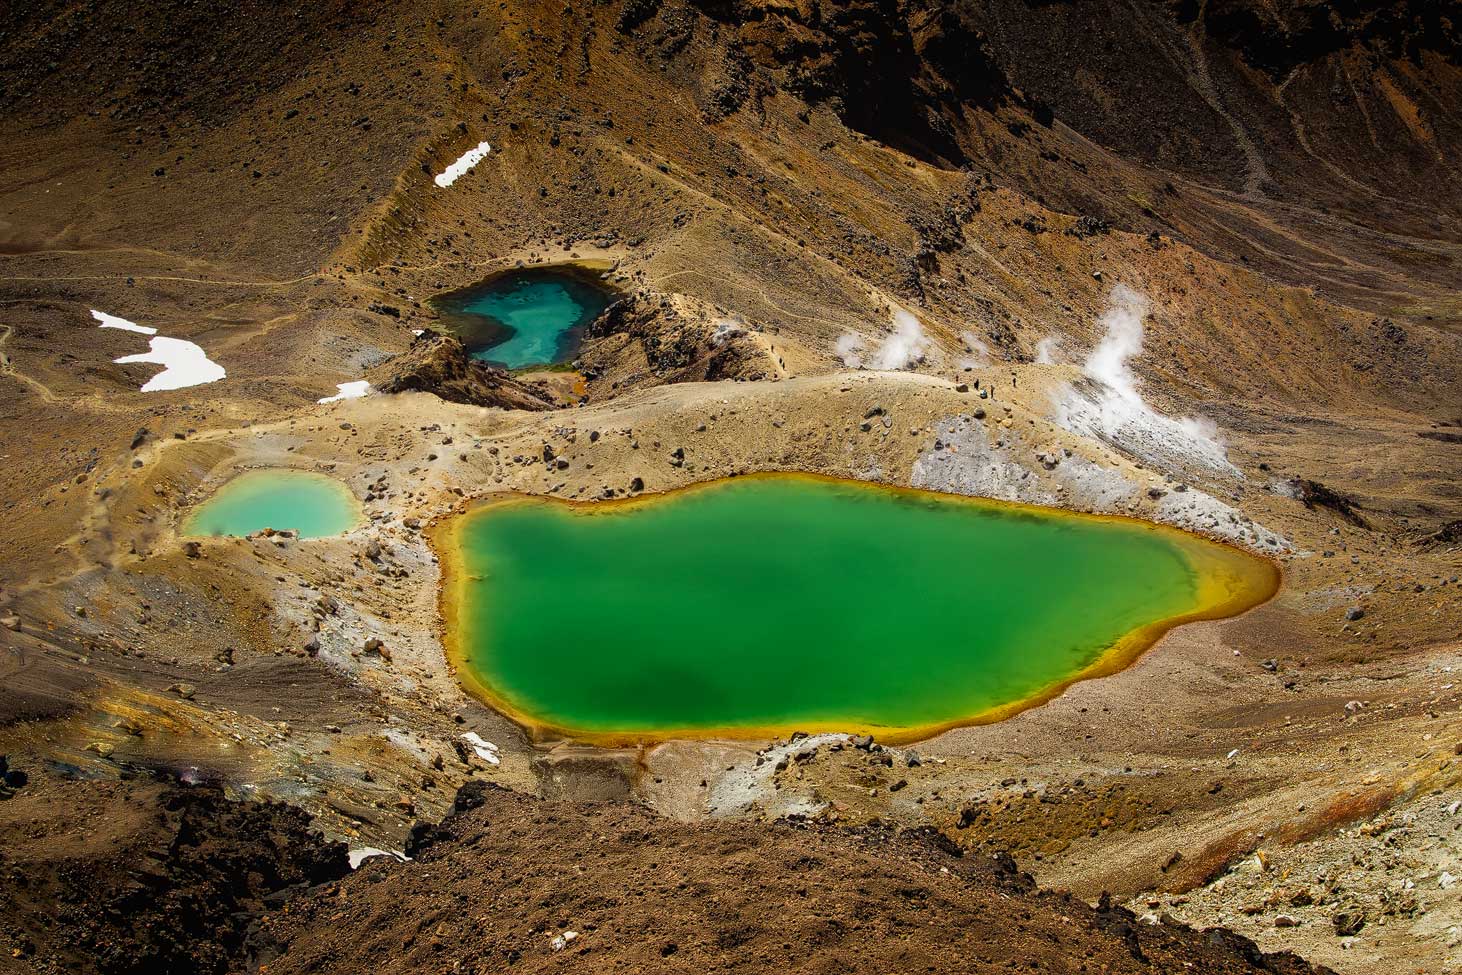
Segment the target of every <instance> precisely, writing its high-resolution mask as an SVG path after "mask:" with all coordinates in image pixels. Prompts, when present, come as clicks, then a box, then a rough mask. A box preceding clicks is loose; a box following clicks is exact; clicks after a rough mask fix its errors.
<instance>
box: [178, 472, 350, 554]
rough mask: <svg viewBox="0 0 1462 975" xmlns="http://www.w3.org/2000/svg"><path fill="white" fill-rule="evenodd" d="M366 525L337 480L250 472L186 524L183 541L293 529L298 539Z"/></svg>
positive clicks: (220, 491)
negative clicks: (194, 538)
mask: <svg viewBox="0 0 1462 975" xmlns="http://www.w3.org/2000/svg"><path fill="white" fill-rule="evenodd" d="M361 521H362V514H361V505H360V502H359V501H357V500H356V498H355V495H354V494H352V493H351V491H350V488H348V487H346V486H345V485H344V484H342V483H340V482H339V481H337V480H336V479H335V478H333V477H326V476H325V475H324V474H316V473H315V472H313V471H296V470H287V469H283V468H281V469H278V470H259V471H248V472H246V473H243V474H240V475H239V476H238V477H235V478H234V479H233V480H231V481H229V482H228V483H227V484H225V485H224V486H223V487H221V488H219V489H218V492H217V493H215V494H214V495H213V496H212V497H211V498H209V499H208V500H206V501H204V502H203V503H202V504H200V505H198V506H197V507H195V508H194V509H193V510H192V512H190V513H189V515H188V516H187V518H185V519H184V520H183V526H182V532H183V534H184V535H250V534H253V533H254V532H257V531H262V530H263V529H265V528H274V529H277V530H283V529H294V530H295V531H297V532H298V533H299V537H300V538H318V537H320V536H323V535H338V534H340V533H341V532H344V531H349V530H350V529H351V528H354V527H355V526H356V525H358V524H360V523H361Z"/></svg>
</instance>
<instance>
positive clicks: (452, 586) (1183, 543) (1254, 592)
mask: <svg viewBox="0 0 1462 975" xmlns="http://www.w3.org/2000/svg"><path fill="white" fill-rule="evenodd" d="M767 478H778V479H792V478H800V479H805V480H811V481H821V482H825V483H831V484H845V485H853V486H857V487H859V488H862V489H867V490H877V491H885V492H888V493H892V494H902V495H906V496H912V497H922V498H935V499H938V500H940V501H942V502H948V503H959V504H968V505H971V506H974V507H980V508H984V509H987V510H990V509H995V510H1005V511H1020V512H1036V513H1039V514H1041V515H1042V516H1046V517H1051V516H1055V517H1061V518H1070V519H1074V520H1084V521H1097V522H1109V523H1120V524H1125V525H1136V526H1140V527H1142V528H1143V529H1145V530H1148V531H1154V532H1158V533H1161V534H1163V535H1164V536H1166V537H1167V538H1168V539H1169V540H1171V541H1172V542H1174V544H1175V545H1176V546H1177V547H1178V548H1179V550H1180V551H1182V552H1183V554H1184V556H1185V557H1186V558H1187V559H1188V561H1189V564H1190V565H1191V566H1192V568H1193V570H1194V573H1195V575H1196V577H1197V579H1198V607H1197V608H1196V609H1194V610H1192V611H1191V612H1188V613H1184V614H1182V615H1180V616H1174V617H1170V618H1168V619H1164V620H1159V621H1157V622H1155V623H1150V624H1148V625H1146V626H1143V627H1139V628H1138V629H1136V630H1133V631H1131V632H1130V633H1128V634H1126V635H1125V636H1123V637H1122V638H1121V639H1119V640H1118V641H1117V642H1116V643H1114V644H1113V645H1112V646H1111V647H1110V648H1108V649H1107V651H1106V652H1105V653H1103V654H1102V656H1101V657H1100V658H1098V659H1097V660H1095V661H1094V662H1092V663H1091V664H1090V665H1089V666H1087V667H1085V668H1083V669H1082V670H1080V671H1078V672H1077V673H1075V674H1073V675H1071V676H1070V677H1068V678H1066V679H1064V680H1061V681H1058V682H1057V683H1055V684H1052V685H1050V686H1048V687H1045V688H1043V689H1042V690H1040V691H1038V692H1037V693H1035V694H1033V695H1030V696H1028V697H1025V698H1022V699H1021V700H1019V701H1012V702H1010V703H1007V704H1002V705H999V706H997V707H993V708H988V709H986V710H984V711H981V712H978V713H976V714H972V715H969V716H968V717H964V718H959V719H957V720H954V721H946V722H942V723H939V724H932V725H919V726H913V727H894V726H887V725H872V724H868V723H867V722H859V721H852V722H849V723H843V724H840V723H836V722H828V721H808V722H798V723H797V724H795V725H793V724H788V725H766V726H761V725H757V726H752V725H746V726H733V727H725V728H721V727H705V728H702V727H693V728H670V729H653V730H646V731H638V732H600V731H588V730H584V729H576V728H572V727H564V726H560V725H555V724H550V723H546V722H543V721H540V720H539V719H537V718H535V717H534V716H532V715H530V714H528V713H526V712H524V711H522V710H520V709H519V708H517V707H516V706H515V705H513V704H512V702H510V701H508V700H506V699H505V698H504V697H503V696H502V695H500V694H498V693H497V692H496V691H495V690H494V689H493V688H492V687H491V686H489V685H488V684H487V683H485V682H484V681H483V680H481V679H480V678H479V677H478V675H477V673H476V671H475V670H474V669H473V668H472V667H471V666H470V665H469V664H468V662H467V657H466V652H465V650H464V647H465V646H466V645H468V644H470V641H469V640H467V639H465V632H464V623H463V620H462V619H460V618H459V617H460V614H459V613H458V607H459V606H461V605H462V603H463V601H464V599H465V589H466V583H467V581H468V580H467V576H466V573H465V571H464V569H463V567H462V565H461V562H460V556H461V551H462V549H461V544H460V534H461V531H462V527H463V525H465V524H466V522H467V521H468V519H470V518H474V517H479V516H481V515H482V514H484V513H486V512H488V511H490V510H492V509H493V508H495V507H499V506H501V505H504V504H523V503H529V504H545V505H561V506H564V507H567V508H570V509H573V510H574V511H575V513H577V514H582V515H589V516H593V515H603V514H614V513H622V512H624V511H626V510H632V509H634V508H636V507H640V506H647V505H653V504H659V503H662V502H664V501H667V500H670V499H673V498H677V497H681V496H683V495H685V494H688V493H690V492H694V491H703V490H709V489H714V488H716V487H719V486H722V485H724V484H727V483H729V482H732V481H745V480H752V479H767ZM431 540H432V544H433V547H434V548H435V549H436V551H437V554H438V559H439V562H440V565H441V569H442V585H441V588H440V590H439V592H438V599H439V605H440V610H441V616H442V620H443V623H444V628H443V633H442V644H443V646H444V647H445V648H446V654H447V662H448V664H449V666H451V667H452V669H453V671H454V672H455V674H456V677H457V679H458V681H460V682H461V684H462V686H463V687H464V688H466V689H467V691H468V693H470V694H472V695H473V696H474V697H477V698H478V699H480V700H482V701H483V702H484V703H486V704H488V705H489V706H490V707H492V708H494V709H495V710H497V711H499V712H500V713H502V714H503V715H505V716H507V717H508V718H510V719H511V720H512V721H514V722H515V723H516V724H518V725H519V726H521V727H522V728H523V729H524V730H525V731H526V732H527V733H528V734H529V736H530V738H532V739H533V740H535V741H542V740H550V739H558V738H563V739H572V740H575V741H582V742H587V743H590V744H597V745H604V746H635V745H648V744H654V743H657V742H663V741H670V740H674V739H736V740H746V739H752V740H766V739H771V738H776V737H784V736H786V735H789V734H791V733H792V732H794V731H805V732H808V733H809V734H816V733H821V732H846V733H849V734H872V735H875V736H876V737H877V738H878V739H879V740H880V741H885V742H889V743H907V742H913V741H920V740H923V739H926V738H931V737H933V736H935V735H938V734H941V733H943V732H945V731H949V730H951V729H954V728H963V727H969V726H972V725H981V724H991V723H994V722H996V721H1003V720H1005V719H1006V718H1010V717H1013V716H1015V715H1017V714H1019V713H1020V712H1022V711H1025V710H1028V709H1030V708H1033V707H1037V706H1039V705H1041V704H1044V703H1046V702H1047V701H1050V700H1052V699H1053V698H1056V697H1059V696H1060V695H1061V694H1062V693H1063V692H1064V691H1065V690H1066V689H1067V688H1068V687H1070V686H1071V685H1073V684H1075V683H1077V682H1078V681H1083V680H1090V679H1092V678H1095V677H1106V676H1109V675H1111V674H1115V673H1117V672H1119V671H1121V670H1124V669H1126V668H1127V667H1129V666H1131V665H1132V664H1133V663H1134V662H1135V661H1136V660H1137V659H1138V658H1139V657H1141V656H1142V655H1143V654H1144V653H1145V652H1146V651H1147V650H1149V649H1150V648H1151V647H1152V646H1153V645H1155V644H1156V643H1157V642H1158V641H1159V640H1160V639H1162V637H1163V636H1165V635H1166V634H1167V633H1168V631H1170V630H1172V629H1174V628H1175V627H1178V626H1181V625H1183V624H1185V623H1193V622H1198V621H1202V620H1218V619H1228V618H1230V617H1234V616H1238V615H1240V614H1242V613H1245V612H1247V611H1249V610H1251V609H1253V608H1254V607H1256V606H1259V605H1262V604H1263V603H1265V602H1268V601H1269V600H1270V599H1271V598H1273V596H1274V594H1275V593H1277V592H1278V591H1279V588H1280V584H1281V582H1282V580H1283V575H1282V572H1281V570H1280V568H1279V566H1278V565H1277V564H1275V563H1274V562H1271V561H1269V560H1268V559H1265V558H1262V557H1261V556H1258V555H1253V554H1251V553H1249V552H1246V551H1243V550H1242V549H1239V548H1237V547H1235V546H1233V545H1230V544H1228V543H1226V542H1220V541H1215V540H1212V539H1209V538H1204V537H1202V536H1200V535H1195V534H1193V533H1191V532H1186V531H1183V530H1182V529H1179V528H1173V527H1170V526H1167V525H1159V524H1155V523H1153V522H1149V521H1143V520H1141V519H1138V518H1130V517H1127V516H1125V515H1104V514H1087V513H1084V512H1076V511H1066V510H1063V509H1060V508H1045V507H1041V506H1039V505H1030V504H1023V503H1020V502H1014V501H997V500H994V499H990V498H973V497H967V496H964V495H957V494H944V493H941V492H937V491H925V490H922V489H919V488H906V487H897V486H892V485H886V484H879V483H875V482H870V481H855V480H850V479H847V478H837V477H828V476H826V475H821V474H808V473H803V472H786V473H784V472H775V471H766V472H758V473H754V474H743V475H739V476H737V477H728V478H717V479H714V480H710V481H701V482H697V483H695V484H689V485H686V486H684V487H680V488H675V489H673V490H670V491H664V492H656V493H652V494H644V495H639V496H637V497H633V498H616V499H612V500H607V501H570V500H567V499H563V498H554V497H545V496H541V495H526V494H518V493H507V494H502V495H497V496H494V497H490V498H489V499H487V500H484V501H481V502H479V503H477V504H474V505H473V506H472V507H470V508H469V509H468V510H466V511H463V512H459V513H455V514H453V515H450V516H448V517H446V518H444V519H440V520H438V521H437V522H436V523H435V524H434V525H433V526H432V529H431Z"/></svg>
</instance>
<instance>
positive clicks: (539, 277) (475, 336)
mask: <svg viewBox="0 0 1462 975" xmlns="http://www.w3.org/2000/svg"><path fill="white" fill-rule="evenodd" d="M604 270H605V269H604V268H600V267H598V266H597V265H593V264H589V263H585V262H578V263H562V264H543V265H532V266H528V267H522V268H511V269H508V270H504V271H499V272H498V273H496V274H493V275H491V276H489V277H487V278H485V279H484V280H482V281H479V282H477V283H475V284H472V285H469V286H468V287H465V288H460V289H458V290H456V291H450V292H446V293H445V294H441V295H437V296H435V297H433V298H431V299H430V301H429V304H430V305H431V306H432V307H433V308H434V309H436V311H437V313H438V314H439V315H440V316H441V318H442V321H443V323H444V324H445V326H446V327H447V329H448V330H449V331H450V332H451V333H452V334H453V335H455V336H456V337H457V338H459V339H460V340H461V341H462V343H463V345H465V346H466V347H467V350H468V352H470V353H471V354H472V356H473V358H476V359H479V360H481V361H484V362H489V363H492V364H494V365H499V366H503V367H505V368H508V369H515V370H516V369H529V368H534V367H543V366H554V365H560V364H562V363H564V362H567V361H568V360H570V359H572V358H573V357H574V356H575V355H576V354H577V353H578V350H579V347H580V345H581V344H582V342H583V337H584V332H585V330H586V329H587V327H588V325H589V323H590V322H592V321H593V320H594V319H595V318H596V317H598V315H599V314H600V312H602V311H603V310H604V309H605V308H607V307H608V306H609V305H610V304H612V303H613V302H614V301H616V300H618V299H619V298H620V297H621V293H620V292H619V290H618V289H616V288H615V287H613V286H612V285H611V284H609V282H608V281H606V280H605V278H604Z"/></svg>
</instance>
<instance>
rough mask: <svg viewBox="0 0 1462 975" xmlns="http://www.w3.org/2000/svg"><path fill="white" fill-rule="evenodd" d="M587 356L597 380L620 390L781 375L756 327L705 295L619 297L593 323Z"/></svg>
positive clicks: (590, 373) (584, 363)
mask: <svg viewBox="0 0 1462 975" xmlns="http://www.w3.org/2000/svg"><path fill="white" fill-rule="evenodd" d="M579 361H580V363H581V365H582V367H583V370H584V374H585V375H587V376H588V377H589V378H590V379H591V381H594V382H597V383H598V384H599V385H600V386H601V387H602V386H608V385H614V387H615V388H617V389H624V388H627V387H629V388H633V387H637V386H654V385H662V384H665V383H685V382H714V381H717V380H723V379H743V380H757V379H769V378H772V377H775V376H778V375H780V374H781V365H780V363H779V362H778V361H777V359H776V357H775V355H774V353H773V352H772V351H771V349H770V347H769V345H768V344H767V343H766V341H765V339H764V337H763V336H762V335H761V334H760V333H759V331H758V328H757V326H756V325H754V324H749V323H747V322H746V321H744V320H743V319H741V318H740V317H738V316H734V315H731V314H729V313H727V312H726V311H724V310H723V309H720V308H717V307H715V306H714V305H711V304H710V303H708V302H705V301H701V300H699V299H695V298H690V297H688V296H686V295H668V294H659V293H657V292H652V291H640V292H636V293H635V294H633V295H630V296H629V297H627V298H624V299H622V300H620V301H617V302H615V303H614V304H613V305H610V306H609V307H608V308H607V309H605V310H604V314H602V315H600V316H599V317H598V318H597V319H595V320H594V321H593V322H591V323H590V325H589V329H588V332H587V335H586V342H585V346H584V350H583V352H582V353H581V354H580V357H579ZM637 367H643V368H637Z"/></svg>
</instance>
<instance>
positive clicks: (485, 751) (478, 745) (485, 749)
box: [462, 731, 502, 765]
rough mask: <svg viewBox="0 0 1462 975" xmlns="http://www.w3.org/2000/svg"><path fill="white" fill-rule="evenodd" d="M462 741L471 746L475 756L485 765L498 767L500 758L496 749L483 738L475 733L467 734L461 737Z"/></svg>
mask: <svg viewBox="0 0 1462 975" xmlns="http://www.w3.org/2000/svg"><path fill="white" fill-rule="evenodd" d="M462 740H463V741H465V742H466V743H467V744H469V745H471V746H472V750H473V751H474V752H475V753H476V754H477V757H478V758H480V759H482V760H483V761H484V762H486V763H487V764H489V765H498V764H500V763H501V761H502V756H501V755H500V754H499V749H498V747H497V746H496V745H494V744H493V743H492V742H490V741H488V740H487V739H486V738H483V737H482V736H481V735H479V734H478V733H477V732H475V731H469V732H467V733H466V734H465V735H463V736H462Z"/></svg>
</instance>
